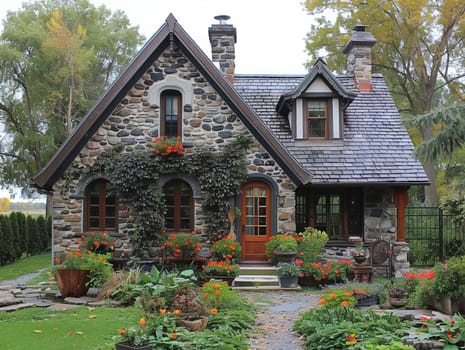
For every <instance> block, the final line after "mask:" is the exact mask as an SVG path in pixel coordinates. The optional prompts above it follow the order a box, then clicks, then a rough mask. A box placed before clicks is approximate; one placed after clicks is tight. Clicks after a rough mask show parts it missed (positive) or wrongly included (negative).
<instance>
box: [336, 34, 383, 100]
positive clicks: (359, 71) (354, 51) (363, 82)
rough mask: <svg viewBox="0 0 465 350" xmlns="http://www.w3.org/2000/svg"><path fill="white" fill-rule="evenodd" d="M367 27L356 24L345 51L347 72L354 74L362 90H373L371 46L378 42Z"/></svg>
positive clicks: (358, 86) (356, 82)
mask: <svg viewBox="0 0 465 350" xmlns="http://www.w3.org/2000/svg"><path fill="white" fill-rule="evenodd" d="M366 28H367V26H364V25H357V26H355V27H354V31H353V32H352V38H350V40H349V42H348V43H347V45H346V47H345V48H344V51H343V52H344V54H346V55H347V72H348V74H349V75H353V77H354V79H355V85H356V86H357V88H358V89H359V90H360V91H371V48H372V47H373V45H375V44H376V39H375V37H374V36H373V34H371V33H370V32H367V31H366Z"/></svg>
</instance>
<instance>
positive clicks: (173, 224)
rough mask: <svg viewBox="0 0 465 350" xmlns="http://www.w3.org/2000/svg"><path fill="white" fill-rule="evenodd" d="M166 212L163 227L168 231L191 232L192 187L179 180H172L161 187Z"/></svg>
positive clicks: (192, 225)
mask: <svg viewBox="0 0 465 350" xmlns="http://www.w3.org/2000/svg"><path fill="white" fill-rule="evenodd" d="M163 193H164V194H165V204H166V214H165V228H166V229H167V230H169V231H176V232H183V231H184V232H191V231H192V230H193V229H194V199H193V197H192V189H191V188H190V186H189V185H188V184H187V183H186V182H184V181H181V180H173V181H170V182H168V183H167V184H166V185H165V186H164V187H163Z"/></svg>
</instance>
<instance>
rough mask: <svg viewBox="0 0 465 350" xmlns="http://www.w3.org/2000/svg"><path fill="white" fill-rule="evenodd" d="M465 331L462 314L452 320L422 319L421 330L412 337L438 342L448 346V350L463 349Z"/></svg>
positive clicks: (456, 315) (464, 321) (464, 320)
mask: <svg viewBox="0 0 465 350" xmlns="http://www.w3.org/2000/svg"><path fill="white" fill-rule="evenodd" d="M464 329H465V319H464V318H463V316H461V315H460V314H455V315H454V316H453V317H452V319H451V320H439V319H433V318H432V317H422V318H421V319H420V323H419V328H417V332H416V333H415V334H414V335H412V337H413V338H418V339H434V340H438V341H440V342H442V343H444V344H446V348H447V349H463V347H464V346H465V332H464V331H463V330H464Z"/></svg>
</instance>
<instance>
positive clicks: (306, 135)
mask: <svg viewBox="0 0 465 350" xmlns="http://www.w3.org/2000/svg"><path fill="white" fill-rule="evenodd" d="M356 96H357V95H356V94H355V93H353V92H351V91H348V90H346V88H345V87H344V86H343V85H342V84H341V82H339V81H338V79H337V78H336V76H335V75H334V74H333V73H331V72H330V71H329V69H328V67H327V66H326V63H325V62H324V61H323V60H322V59H317V61H316V62H315V64H314V66H313V67H312V69H310V71H309V73H308V74H307V75H306V76H305V78H304V79H303V80H302V82H301V83H300V84H298V85H297V86H296V87H295V88H294V89H293V90H291V91H289V92H287V93H285V94H283V95H281V97H280V98H279V101H278V104H277V106H276V111H277V112H278V114H280V115H282V116H284V117H287V118H288V121H289V126H290V128H291V132H292V136H293V137H294V139H295V140H302V141H312V142H313V143H315V144H318V145H320V144H322V145H325V144H332V143H333V142H332V141H333V140H336V141H337V142H339V140H342V139H343V137H344V110H345V109H346V108H347V106H348V105H349V104H350V103H351V102H352V101H353V100H354V99H355V97H356Z"/></svg>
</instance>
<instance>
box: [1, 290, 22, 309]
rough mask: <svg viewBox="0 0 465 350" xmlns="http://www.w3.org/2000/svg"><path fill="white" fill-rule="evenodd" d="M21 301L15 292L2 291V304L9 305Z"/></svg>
mask: <svg viewBox="0 0 465 350" xmlns="http://www.w3.org/2000/svg"><path fill="white" fill-rule="evenodd" d="M19 303H21V300H19V299H18V298H16V297H15V296H14V295H13V293H11V292H8V291H0V306H8V305H14V304H19Z"/></svg>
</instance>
